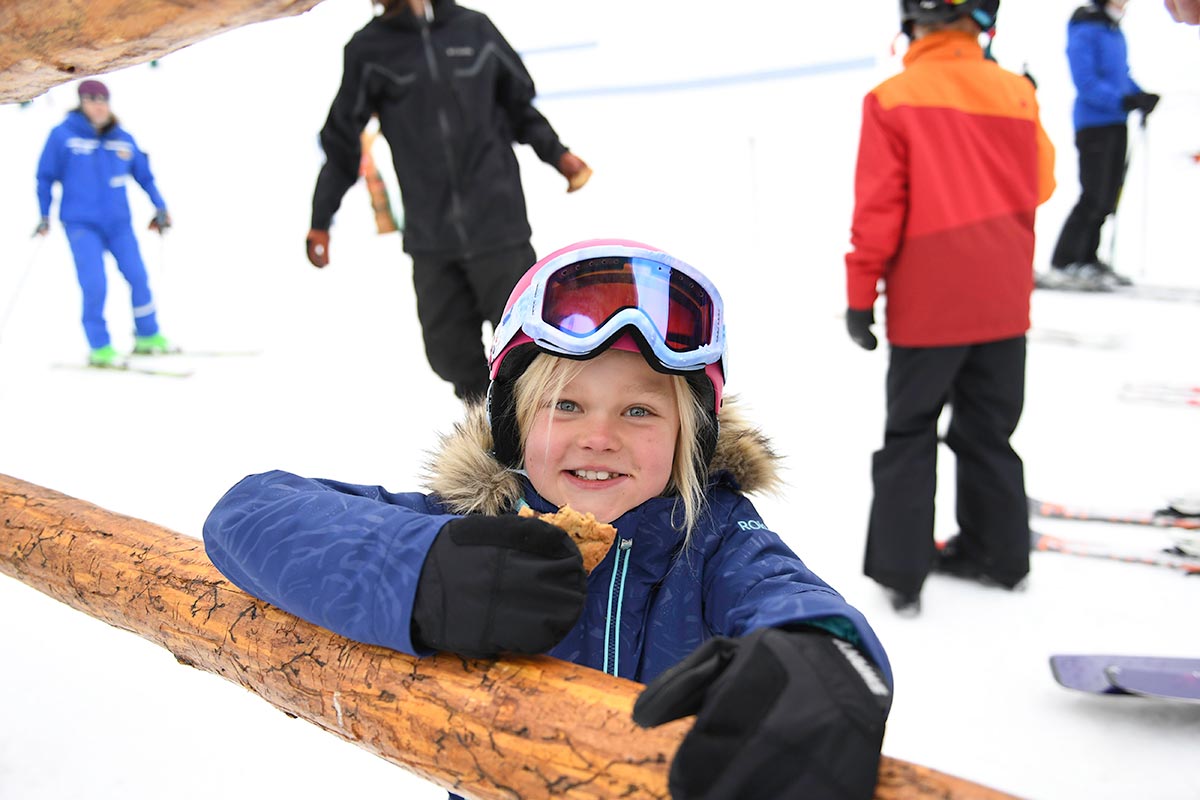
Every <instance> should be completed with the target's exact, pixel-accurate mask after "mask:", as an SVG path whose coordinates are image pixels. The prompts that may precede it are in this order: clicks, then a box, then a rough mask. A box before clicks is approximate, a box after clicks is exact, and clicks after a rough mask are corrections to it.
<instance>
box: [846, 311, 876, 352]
mask: <svg viewBox="0 0 1200 800" xmlns="http://www.w3.org/2000/svg"><path fill="white" fill-rule="evenodd" d="M874 324H875V309H873V308H867V309H857V308H848V309H846V331H847V332H848V333H849V334H850V338H851V339H853V340H854V343H855V344H856V345H858V346H859V347H861V348H862V349H863V350H874V349H875V348H876V347H878V346H879V340H878V339H876V338H875V334H873V333H871V326H872V325H874Z"/></svg>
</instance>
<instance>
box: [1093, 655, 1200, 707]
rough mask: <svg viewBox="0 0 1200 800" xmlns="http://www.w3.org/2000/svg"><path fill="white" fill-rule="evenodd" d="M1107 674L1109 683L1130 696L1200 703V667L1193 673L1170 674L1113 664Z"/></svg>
mask: <svg viewBox="0 0 1200 800" xmlns="http://www.w3.org/2000/svg"><path fill="white" fill-rule="evenodd" d="M1104 674H1105V676H1106V677H1107V678H1108V682H1109V683H1111V684H1112V685H1113V686H1115V687H1117V688H1118V689H1120V690H1121V691H1123V692H1126V693H1127V694H1136V695H1140V696H1141V697H1156V698H1159V699H1161V700H1187V701H1189V702H1193V703H1200V666H1197V667H1195V668H1193V669H1191V670H1190V671H1189V670H1169V671H1168V670H1156V669H1140V668H1138V667H1122V666H1118V665H1115V664H1114V665H1112V666H1109V667H1106V668H1105V669H1104Z"/></svg>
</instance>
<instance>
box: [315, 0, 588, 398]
mask: <svg viewBox="0 0 1200 800" xmlns="http://www.w3.org/2000/svg"><path fill="white" fill-rule="evenodd" d="M376 5H379V6H381V7H382V9H383V11H382V13H381V14H380V15H379V16H377V17H375V18H374V19H373V20H371V22H369V23H368V24H367V25H366V26H365V27H364V28H362V29H361V30H360V31H358V32H357V33H356V34H355V35H354V36H353V37H352V38H351V39H350V42H349V43H348V44H347V45H346V48H345V68H344V72H343V75H342V83H341V87H340V88H339V89H338V93H337V96H336V97H335V98H334V101H333V106H332V107H331V108H330V110H329V116H328V118H327V119H326V121H325V127H324V128H323V129H322V130H321V146H322V148H323V149H324V151H325V158H326V160H325V164H324V166H322V168H321V171H320V174H319V176H318V177H317V185H316V190H315V191H314V193H313V202H312V228H311V230H310V231H309V233H308V237H307V242H306V244H307V252H308V259H309V261H310V262H311V263H312V264H313V266H316V267H324V266H326V265H327V264H328V263H329V228H330V225H331V223H332V221H333V216H334V213H335V212H336V211H337V209H338V207H339V206H340V204H341V200H342V196H343V195H344V194H345V193H346V190H348V189H349V188H350V187H351V186H352V185H354V183H355V181H356V180H357V179H358V171H359V161H360V158H361V152H362V151H361V143H360V138H359V136H360V134H361V132H362V130H363V128H364V127H365V126H366V124H367V122H368V120H369V119H370V118H371V116H372V115H375V116H377V117H378V118H379V127H380V132H381V133H382V134H383V136H384V138H385V139H386V140H387V143H388V146H389V147H390V149H391V151H392V161H393V164H394V166H395V169H396V177H397V179H398V181H399V184H400V192H401V196H402V201H403V204H404V218H405V226H404V250H405V252H407V253H408V254H409V255H410V256H411V257H412V260H413V286H414V289H415V291H416V296H417V315H418V317H419V319H420V322H421V330H422V334H423V336H424V339H425V353H426V356H427V357H428V359H429V364H430V366H431V367H432V368H433V371H434V372H436V373H437V374H438V376H439V377H441V378H442V379H444V380H446V381H449V382H450V383H451V384H453V385H454V392H455V394H456V395H458V396H459V397H460V398H463V399H472V398H481V397H482V396H483V395H484V393H485V392H486V391H487V387H488V368H487V360H486V358H485V354H484V352H483V347H482V344H481V338H480V332H481V328H482V325H483V321H484V320H489V321H490V322H491V323H492V325H493V327H494V326H495V325H496V324H497V323H498V322H499V319H500V312H501V310H502V309H503V308H504V302H505V300H506V299H507V297H508V293H509V291H510V290H511V289H512V287H513V285H514V284H515V283H516V281H517V279H518V278H519V277H521V275H522V274H523V273H524V272H525V270H527V269H528V268H529V267H530V265H532V264H533V263H534V262H535V261H536V260H537V256H536V254H535V253H534V251H533V248H532V246H531V245H530V241H529V240H530V236H531V233H532V232H531V230H530V227H529V220H528V218H527V215H526V210H525V196H524V193H523V191H522V188H521V175H520V170H519V167H518V164H517V158H516V154H515V153H514V152H513V146H512V145H513V143H514V142H520V143H523V144H528V145H530V146H531V147H533V149H534V151H535V152H536V153H537V155H538V157H539V158H540V159H541V160H542V161H544V162H546V163H547V164H551V165H553V166H554V167H555V168H556V169H558V171H559V172H561V173H562V174H563V175H564V176H565V177H566V178H567V180H568V191H574V190H575V189H578V188H580V187H581V186H582V185H583V184H584V183H585V182H586V181H587V178H588V177H589V176H590V174H591V170H590V169H589V168H588V166H587V165H586V164H585V163H584V162H583V161H582V160H581V159H580V158H579V157H578V156H576V155H574V154H573V153H571V152H570V151H569V150H568V149H567V148H566V147H565V146H564V145H563V144H562V142H560V141H559V138H558V134H556V133H555V131H554V129H553V128H552V127H551V125H550V123H549V122H548V121H547V120H546V118H545V117H543V116H542V115H541V113H540V112H538V110H537V109H536V108H534V106H533V98H534V96H535V89H534V84H533V79H532V78H531V77H530V75H529V73H528V72H527V71H526V69H525V66H524V65H523V64H522V63H521V59H520V57H519V56H518V55H517V53H516V51H514V50H513V49H512V47H511V46H509V44H508V42H506V41H505V40H504V37H503V36H501V34H500V32H499V31H498V30H497V29H496V27H495V25H493V24H492V22H491V20H489V19H488V18H487V17H486V16H485V15H483V14H481V13H479V12H477V11H473V10H470V9H467V8H464V7H462V6H459V5H457V4H456V3H455V2H454V1H453V0H383V2H378V1H377V2H376Z"/></svg>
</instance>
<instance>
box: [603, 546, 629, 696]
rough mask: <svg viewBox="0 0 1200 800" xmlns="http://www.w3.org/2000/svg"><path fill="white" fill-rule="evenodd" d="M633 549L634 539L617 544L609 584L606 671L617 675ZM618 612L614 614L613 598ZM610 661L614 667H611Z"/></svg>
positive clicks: (605, 643)
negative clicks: (623, 612) (626, 589)
mask: <svg viewBox="0 0 1200 800" xmlns="http://www.w3.org/2000/svg"><path fill="white" fill-rule="evenodd" d="M631 550H633V539H622V540H621V541H620V543H619V544H618V545H617V558H616V563H615V564H614V565H613V574H612V580H611V581H610V582H609V584H608V612H607V614H608V616H607V619H606V620H605V624H604V671H605V672H607V673H608V674H610V675H616V674H618V671H619V664H620V656H621V604H622V603H623V602H624V600H625V575H626V573H627V572H628V569H629V553H630V551H631ZM614 599H615V600H616V604H617V613H616V614H615V615H614V614H613V600H614ZM609 663H611V664H612V669H611V670H610V669H609Z"/></svg>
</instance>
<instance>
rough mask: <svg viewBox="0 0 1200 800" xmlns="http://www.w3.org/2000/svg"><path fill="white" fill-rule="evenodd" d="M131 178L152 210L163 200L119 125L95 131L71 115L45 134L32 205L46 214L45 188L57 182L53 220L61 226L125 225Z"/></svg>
mask: <svg viewBox="0 0 1200 800" xmlns="http://www.w3.org/2000/svg"><path fill="white" fill-rule="evenodd" d="M130 177H132V178H133V179H134V180H135V181H137V182H138V185H139V186H141V187H142V189H144V190H145V192H146V194H147V195H149V197H150V202H152V203H154V207H155V208H156V209H159V210H160V211H161V210H165V209H166V207H167V204H166V202H165V201H164V200H163V198H162V195H161V194H159V192H158V187H157V186H156V185H155V183H154V175H153V174H152V173H151V172H150V161H149V158H148V157H147V156H146V154H145V153H143V152H142V151H141V150H140V149H139V148H138V146H137V142H135V141H134V140H133V137H132V136H130V135H129V133H127V132H126V131H125V129H124V128H122V127H121V126H120V125H119V124H114V125H112V126H111V127H109V128H108V129H107V130H105V131H103V132H98V131H97V130H96V129H95V128H93V127H92V123H90V122H88V119H87V117H85V116H84V115H83V112H82V111H72V112H70V113H68V114H67V118H66V119H65V120H63V121H62V122H61V123H59V124H58V125H57V126H56V127H55V128H54V130H52V131H50V138H48V139H47V140H46V146H45V147H44V148H43V149H42V157H41V159H39V161H38V168H37V194H38V205H39V207H40V209H41V215H42V216H43V217H49V216H50V202H51V199H52V195H51V190H52V188H53V186H54V184H55V182H58V183H61V184H62V198H61V200H60V202H59V208H58V217H59V219H61V220H62V221H63V222H64V223H67V222H85V223H92V224H95V225H102V226H107V225H111V224H113V223H118V222H128V221H129V198H128V196H127V195H126V193H125V184H126V183H128V181H129V178H130Z"/></svg>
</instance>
